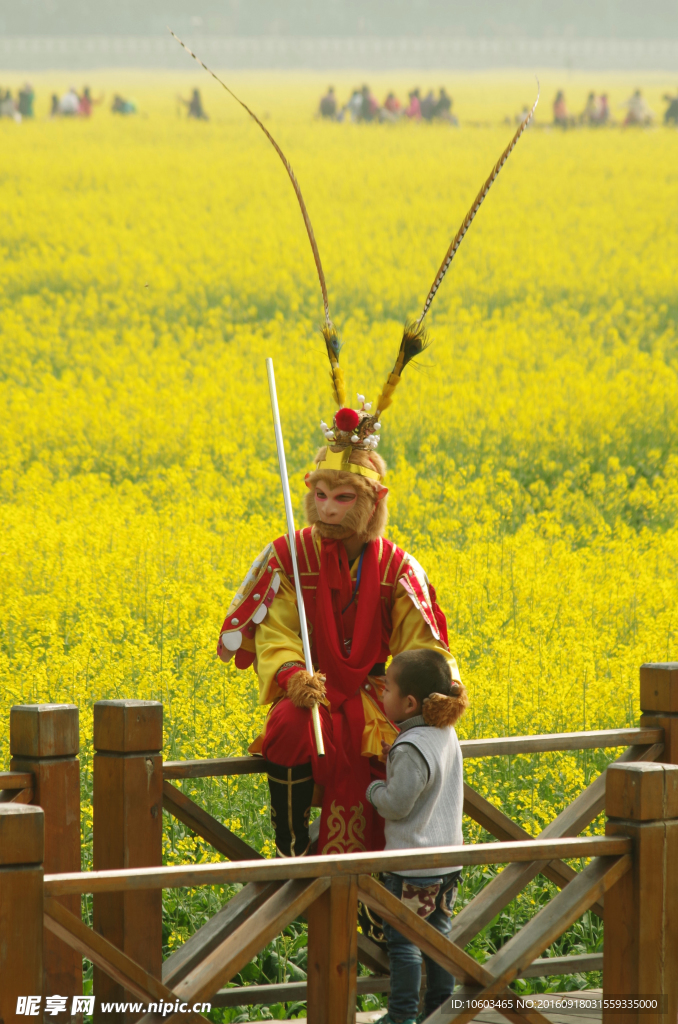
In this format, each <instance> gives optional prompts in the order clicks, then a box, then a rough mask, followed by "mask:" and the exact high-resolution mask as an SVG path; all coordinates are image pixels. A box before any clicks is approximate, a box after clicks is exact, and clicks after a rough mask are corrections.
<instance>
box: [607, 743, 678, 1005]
mask: <svg viewBox="0 0 678 1024" xmlns="http://www.w3.org/2000/svg"><path fill="white" fill-rule="evenodd" d="M605 811H606V814H607V818H608V820H607V823H606V826H605V834H606V835H627V836H630V837H631V838H632V839H633V843H634V849H633V867H632V868H631V870H630V871H627V873H626V874H625V875H624V876H623V877H622V878H621V879H620V880H619V881H618V882H617V883H616V885H614V886H612V888H611V889H610V890H609V891H608V892H607V894H606V895H605V944H604V948H603V995H604V996H605V997H615V996H616V997H619V996H621V997H623V996H656V995H659V994H662V995H665V996H666V997H667V1013H666V1014H665V1015H663V1016H658V1015H657V1013H656V1012H655V1013H653V1012H652V1011H650V1012H646V1013H644V1012H643V1011H642V1009H639V1010H638V1011H636V1012H629V1013H624V1014H620V1013H615V1012H611V1013H608V1012H606V1011H605V1010H603V1024H667V1022H670V1024H675V1021H676V1015H677V1014H678V766H677V765H669V764H628V763H627V764H611V765H610V766H609V767H608V769H607V785H606V793H605Z"/></svg>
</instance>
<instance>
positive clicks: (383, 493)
mask: <svg viewBox="0 0 678 1024" xmlns="http://www.w3.org/2000/svg"><path fill="white" fill-rule="evenodd" d="M387 494H388V487H380V488H379V492H378V494H377V502H380V501H383V500H384V498H385V497H386V495H387Z"/></svg>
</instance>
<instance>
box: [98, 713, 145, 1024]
mask: <svg viewBox="0 0 678 1024" xmlns="http://www.w3.org/2000/svg"><path fill="white" fill-rule="evenodd" d="M94 750H95V754H94V808H93V816H94V870H95V871H100V870H104V869H106V868H141V867H154V866H157V865H160V864H162V704H160V703H159V702H158V701H146V700H99V701H97V702H96V703H95V705H94ZM94 930H95V931H97V932H99V934H100V935H103V936H104V937H105V938H107V939H109V941H110V942H112V943H114V945H116V946H117V947H118V949H121V950H122V951H123V952H124V953H126V954H127V955H128V956H130V957H131V958H132V959H133V960H135V961H136V962H137V963H138V964H140V965H141V966H142V967H144V968H145V969H146V970H147V971H148V972H149V973H150V974H152V975H154V976H155V977H157V978H160V976H161V972H162V892H161V891H160V890H155V891H148V890H134V891H131V892H127V893H101V894H96V895H95V896H94ZM94 992H95V995H96V997H97V1000H96V1005H95V1010H94V1020H95V1021H105V1022H108V1024H123V1022H125V1021H131V1020H135V1019H138V1017H139V1014H135V1015H130V1014H127V1015H126V1014H123V1013H122V1012H118V1013H115V1012H113V1013H106V1014H103V1013H102V1009H101V1003H102V1000H105V1001H107V1002H108V1001H113V1002H122V1001H129V1000H134V997H133V996H132V995H131V994H130V993H125V991H124V989H123V988H122V986H121V985H118V984H117V983H116V982H114V981H112V980H111V979H110V978H109V977H108V976H107V975H105V974H104V973H103V971H100V970H98V969H97V968H96V967H95V969H94Z"/></svg>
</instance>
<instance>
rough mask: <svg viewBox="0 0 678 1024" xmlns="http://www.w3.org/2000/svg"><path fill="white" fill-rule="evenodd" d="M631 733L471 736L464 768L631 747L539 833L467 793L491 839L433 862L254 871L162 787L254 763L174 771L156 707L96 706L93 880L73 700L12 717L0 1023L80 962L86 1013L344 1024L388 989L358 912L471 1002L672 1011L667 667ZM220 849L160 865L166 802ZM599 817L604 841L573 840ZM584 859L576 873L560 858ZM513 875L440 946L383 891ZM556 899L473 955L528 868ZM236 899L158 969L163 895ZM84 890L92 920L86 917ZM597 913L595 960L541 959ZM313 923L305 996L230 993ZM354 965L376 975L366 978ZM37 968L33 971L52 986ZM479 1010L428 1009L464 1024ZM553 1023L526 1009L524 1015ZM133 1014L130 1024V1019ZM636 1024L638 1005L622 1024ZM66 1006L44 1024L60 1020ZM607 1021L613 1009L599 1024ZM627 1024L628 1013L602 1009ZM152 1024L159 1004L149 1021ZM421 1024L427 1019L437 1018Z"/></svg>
mask: <svg viewBox="0 0 678 1024" xmlns="http://www.w3.org/2000/svg"><path fill="white" fill-rule="evenodd" d="M641 708H642V709H643V714H642V717H641V723H640V728H638V729H615V730H602V731H597V732H588V733H587V732H582V733H562V734H558V735H548V736H529V737H506V738H501V739H487V740H467V741H463V742H462V751H463V754H464V757H465V758H467V757H492V756H497V755H500V754H501V755H505V754H519V753H521V754H522V753H534V752H537V751H547V750H583V749H588V748H597V747H619V746H622V745H627V749H626V750H625V751H624V752H623V753H622V755H621V757H619V758H618V759H617V760H616V761H615V762H614V763H613V764H611V765H610V766H609V767H608V768H607V770H606V771H605V772H603V774H602V775H600V776H599V777H598V778H596V779H595V780H594V782H592V783H591V785H589V786H588V787H587V788H586V789H585V790H584V791H583V792H582V793H581V794H580V795H579V796H578V797H577V798H576V799H575V800H574V801H573V802H572V803H571V804H570V805H569V806H567V807H566V808H565V809H564V810H563V811H562V812H561V814H559V815H558V817H557V818H555V819H554V820H553V821H552V822H551V823H550V824H549V825H548V826H547V827H546V828H545V829H544V830H543V831H542V833H541V834H540V835H539V836H537V837H532V836H530V835H529V834H528V833H527V832H525V830H524V829H522V828H521V826H520V825H518V824H517V823H516V822H514V821H513V820H512V819H511V818H509V817H508V816H507V815H505V814H504V813H503V812H502V811H501V810H500V809H499V808H498V807H496V806H495V805H493V804H491V803H489V802H488V801H487V800H485V798H484V797H483V796H482V795H481V794H480V793H478V792H476V791H475V790H474V789H472V788H471V787H470V786H469V785H465V790H464V797H465V800H464V810H465V812H466V813H467V814H468V815H470V817H472V818H473V819H474V820H475V821H477V822H478V823H479V824H480V825H482V827H483V828H485V829H486V830H487V831H488V832H489V833H490V834H491V835H493V836H494V837H495V838H496V839H497V840H498V842H493V843H483V844H475V845H466V846H462V847H448V848H442V849H435V850H428V851H426V850H418V851H398V852H393V853H388V854H386V853H362V854H347V855H344V856H340V857H332V858H328V857H317V856H310V857H305V858H299V859H289V860H272V861H271V860H265V859H264V858H263V857H261V855H260V854H259V853H258V852H257V851H255V850H253V849H252V848H251V847H250V846H249V845H248V844H247V843H245V842H244V841H243V840H242V839H241V838H240V837H239V836H237V835H235V834H234V833H233V832H232V831H231V830H229V829H228V828H226V827H225V826H224V825H223V824H222V823H221V822H219V821H217V820H216V819H215V818H214V817H213V816H212V815H210V814H208V813H207V812H206V811H205V810H204V809H203V808H201V807H200V806H199V805H198V804H197V803H195V801H193V800H191V799H190V798H189V797H187V796H186V795H185V794H184V793H183V792H182V791H181V790H180V789H178V788H177V786H176V785H174V784H173V780H178V779H186V778H203V777H209V776H228V775H242V774H246V773H252V772H264V771H266V762H265V761H263V760H262V759H260V758H252V757H239V758H218V759H211V760H206V761H184V762H165V763H164V764H163V761H162V755H161V747H162V706H161V705H160V704H158V703H156V702H144V701H99V702H97V704H96V705H95V708H94V749H95V755H94V869H95V870H93V871H91V872H81V871H80V846H79V843H80V840H79V811H80V806H79V774H78V760H77V753H78V745H77V737H78V713H77V708H75V707H74V706H71V705H28V706H23V707H17V708H13V709H12V714H11V720H10V743H11V751H12V762H11V765H10V769H11V770H10V772H5V773H0V864H1V865H2V870H0V978H1V979H2V982H1V984H0V1017H1V1018H2V1019H3V1020H4V1021H6V1022H7V1021H10V1020H14V1019H15V1017H16V1006H17V998H18V997H19V996H26V995H30V994H37V993H40V992H42V993H43V994H44V995H46V996H47V995H67V996H69V1007H70V997H71V996H73V995H74V994H76V993H78V992H81V991H82V957H87V958H88V959H89V960H91V961H92V963H93V964H94V971H95V973H94V991H95V994H96V996H97V1005H96V1007H95V1011H94V1012H95V1020H104V1019H105V1020H107V1021H110V1022H113V1021H116V1020H120V1021H122V1020H124V1019H130V1020H131V1019H134V1018H131V1017H129V1016H128V1017H127V1018H125V1016H124V1014H123V1013H122V1011H120V1012H119V1013H118V1015H117V1016H116V1014H115V1013H107V1014H105V1015H103V1011H102V1010H101V1003H102V1002H103V1001H110V1002H124V1001H126V1000H131V999H135V998H136V999H138V1000H140V1001H141V1002H143V1003H145V1004H156V1005H157V1004H159V1003H161V1002H162V1003H163V1004H165V1007H166V1008H167V1006H168V1005H169V1004H170V1003H174V1004H175V1006H176V1005H177V1001H178V1002H179V1005H181V1004H187V1005H188V1006H189V1007H194V1006H196V1007H197V1008H196V1009H195V1010H189V1011H188V1012H185V1013H181V1012H178V1013H174V1012H172V1013H171V1014H169V1015H167V1014H165V1016H164V1018H163V1019H164V1020H174V1019H175V1017H176V1018H177V1019H180V1018H181V1019H187V1017H192V1018H193V1019H199V1018H200V1017H202V1016H203V1013H202V1009H201V1007H202V1003H211V1005H212V1006H228V1005H241V1004H246V1003H265V1002H274V1001H281V1000H299V999H305V1000H306V1002H307V1007H308V1019H309V1022H311V1024H330V1022H331V1024H335V1022H336V1024H349V1022H350V1021H352V1020H353V1019H354V1014H355V1007H356V997H357V995H358V994H359V993H366V992H378V991H381V992H384V991H388V989H389V985H390V979H389V976H388V960H387V958H386V956H385V954H384V953H383V951H382V950H381V948H380V947H379V946H377V945H376V944H375V943H373V942H371V941H370V940H369V939H368V938H367V937H366V936H364V935H362V934H360V933H359V932H358V928H357V907H358V901H359V900H360V901H362V902H363V903H364V904H365V905H366V906H367V907H369V908H371V909H372V910H373V911H374V912H375V913H376V914H378V915H380V916H381V917H382V918H383V919H384V920H385V921H387V922H389V923H390V924H392V925H393V926H395V927H396V928H397V929H398V931H400V932H401V933H402V934H403V935H405V936H406V937H407V938H409V939H410V940H411V941H412V942H414V943H415V944H416V945H417V946H418V947H419V948H420V949H422V950H423V951H424V952H425V953H426V954H427V955H428V956H430V957H431V958H432V959H433V960H434V961H435V962H437V963H439V964H440V965H441V966H443V967H444V968H445V969H446V970H448V971H450V972H451V973H452V974H454V976H455V977H456V978H457V979H458V980H459V981H460V982H461V984H462V986H463V987H462V989H461V990H460V993H461V995H460V998H461V996H463V995H468V996H472V997H473V998H474V999H476V1000H477V999H480V998H484V997H492V998H496V997H500V996H501V997H503V996H506V997H507V998H508V996H509V995H510V994H511V992H510V989H509V986H510V985H511V983H512V982H513V981H515V979H516V978H519V977H535V976H538V975H539V974H544V973H545V971H546V970H548V975H553V974H556V973H563V974H565V973H573V972H575V971H581V970H595V969H600V968H601V967H602V970H603V991H604V993H605V994H606V995H614V996H624V995H653V996H658V995H662V996H664V997H665V1001H666V1007H665V1014H664V1015H660V1016H659V1017H658V1016H657V1014H653V1015H652V1020H653V1021H654V1022H656V1024H660V1022H661V1024H664V1020H666V1024H669V1022H670V1024H676V1020H677V1016H678V927H676V924H675V922H676V920H678V764H677V762H678V665H676V664H668V665H645V666H643V667H642V669H641ZM163 807H164V808H165V810H166V811H168V812H169V813H170V814H173V815H175V816H176V817H177V818H179V819H180V820H181V821H182V822H184V824H186V825H187V826H188V827H189V828H190V829H192V830H193V831H194V832H195V833H196V834H197V835H200V836H202V837H203V838H204V839H205V840H206V841H208V842H209V843H211V844H212V845H213V846H214V847H215V848H216V849H217V850H219V851H220V852H221V853H222V854H224V856H225V857H227V858H228V860H229V862H228V863H216V864H200V865H179V866H171V867H163V866H162V808H163ZM603 810H605V813H606V815H607V822H606V828H605V831H606V834H605V835H604V836H581V835H580V833H581V832H582V831H583V830H584V829H585V828H586V827H587V826H588V825H589V824H590V823H591V822H592V821H593V820H594V819H595V818H596V817H597V816H598V815H599V814H600V813H601V811H603ZM579 858H593V859H591V860H590V861H589V863H588V864H587V866H586V867H584V868H583V869H582V870H581V871H575V870H574V869H573V868H571V867H570V865H569V864H567V863H566V861H567V860H570V859H579ZM453 864H454V865H456V864H461V865H474V864H476V865H477V864H504V865H506V867H505V868H504V870H503V871H501V872H500V873H499V874H497V875H496V876H495V877H494V878H493V879H492V880H491V881H490V882H489V883H488V884H486V885H485V887H484V888H483V889H482V890H481V891H480V893H479V894H478V895H477V896H476V897H475V898H474V899H473V900H471V901H470V902H469V903H467V905H466V906H465V907H464V908H463V909H462V910H461V911H460V912H459V913H457V914H456V915H455V917H454V919H453V922H452V930H451V932H450V934H449V936H447V937H445V936H442V935H441V934H440V933H439V932H437V931H436V930H435V929H434V928H433V927H432V926H431V925H430V924H428V923H427V922H426V921H425V920H422V919H421V918H419V917H418V916H417V915H416V914H414V913H412V912H411V911H410V910H409V909H408V908H406V907H405V905H404V904H403V903H401V902H400V901H399V900H397V899H396V898H395V897H393V896H392V895H391V894H390V893H389V892H388V891H387V890H386V889H385V888H384V887H383V886H382V885H381V884H380V883H379V881H377V880H376V879H375V878H374V877H373V876H374V875H375V874H378V873H380V872H383V871H393V870H404V869H412V870H417V869H425V868H430V867H436V868H438V867H439V868H441V870H442V869H444V868H445V867H448V866H449V865H453ZM540 873H541V874H543V875H545V876H546V877H547V878H549V879H550V880H551V881H552V882H554V883H555V884H556V885H557V886H558V888H559V890H560V891H559V892H558V893H557V895H556V896H555V897H554V898H553V899H552V900H551V901H550V902H549V903H548V904H547V905H546V906H544V907H543V908H542V909H541V910H540V911H539V912H538V913H536V914H535V916H534V917H533V918H532V919H531V920H530V921H529V922H528V923H527V924H526V925H524V926H523V927H522V928H521V929H520V930H519V931H517V932H516V934H515V935H514V936H513V937H512V938H511V939H510V940H509V941H508V942H507V943H506V944H505V945H503V946H502V947H501V948H500V949H499V950H498V952H497V953H495V954H494V956H492V957H490V959H489V960H487V961H486V962H485V963H483V964H482V965H481V964H479V963H478V962H477V961H476V960H475V959H473V957H471V956H470V955H469V954H468V953H466V952H465V949H464V947H465V946H466V945H467V944H468V943H469V941H470V940H471V939H472V938H473V937H474V936H475V935H477V934H478V932H479V931H480V930H481V929H482V928H483V927H484V926H485V925H486V924H487V923H488V922H490V921H491V920H492V919H493V918H494V917H495V916H496V915H497V914H498V913H499V912H500V911H501V910H502V909H503V907H504V906H506V904H507V903H508V902H509V901H510V900H511V899H513V898H514V896H515V895H517V893H519V892H520V891H521V890H522V889H523V888H524V887H525V886H526V885H527V884H528V883H529V882H530V881H531V880H532V879H533V878H534V877H535V876H536V875H537V874H540ZM234 882H238V883H240V884H241V885H242V886H243V888H242V889H241V890H240V891H239V892H238V893H237V895H236V896H234V897H233V898H232V899H231V900H230V901H229V902H228V903H227V904H226V905H225V906H224V907H223V909H222V910H221V911H219V913H217V914H216V915H215V916H214V917H213V918H211V919H210V920H209V921H208V922H207V923H206V924H205V925H204V926H203V927H202V928H201V929H199V930H198V931H197V932H196V933H195V934H194V935H193V936H191V938H190V939H188V941H187V942H186V943H185V944H184V945H183V946H182V947H181V948H180V949H178V950H176V951H175V952H174V953H172V955H171V956H169V957H168V958H167V959H166V960H165V962H164V964H163V963H162V889H163V888H174V887H185V886H202V885H224V884H231V883H234ZM84 893H92V894H93V917H94V927H93V929H90V928H89V927H87V925H86V924H84V923H83V921H82V920H81V917H80V902H81V895H82V894H84ZM587 910H592V911H593V912H595V913H596V914H598V915H599V916H601V917H603V916H604V918H605V929H606V935H605V943H604V951H603V954H602V958H601V957H600V956H599V955H597V954H587V955H579V956H573V957H548V958H544V957H543V956H542V954H543V953H544V952H545V951H546V950H547V949H548V948H549V947H550V946H551V945H552V943H553V942H554V941H555V940H556V939H557V938H558V937H559V936H560V935H562V934H563V932H564V931H566V930H567V929H568V928H569V927H570V926H571V924H572V923H573V922H574V921H576V920H577V918H578V917H580V916H581V915H582V914H583V913H584V912H585V911H587ZM302 914H303V915H305V917H306V919H307V921H308V943H309V946H308V972H307V980H306V982H305V983H297V982H294V983H285V984H280V985H273V986H247V987H237V988H229V987H227V986H228V984H229V982H231V980H232V979H233V978H235V977H236V975H237V974H238V973H239V972H240V971H241V970H242V969H243V967H244V966H245V965H246V964H247V963H248V962H249V961H250V960H251V959H252V958H253V957H254V956H256V955H257V954H258V953H259V952H260V951H261V950H262V949H263V948H264V947H265V946H266V945H267V944H268V943H269V942H270V941H272V939H274V938H275V936H276V935H278V934H279V933H280V932H281V931H282V930H283V929H284V928H285V927H287V925H288V924H290V923H291V922H292V921H293V920H295V919H296V918H298V917H299V916H300V915H302ZM358 961H360V962H362V963H363V964H364V965H365V966H366V967H367V968H368V969H369V970H371V971H372V972H373V973H372V975H370V976H366V977H361V978H359V977H358V976H357V963H358ZM43 967H44V974H43ZM477 1012H478V1011H477V1008H475V1007H474V1005H471V1006H469V1007H466V1008H462V1009H461V1010H459V1009H455V1010H452V1008H446V1009H445V1012H444V1013H441V1014H438V1015H434V1017H436V1018H437V1017H438V1016H439V1017H440V1019H441V1022H442V1020H443V1019H444V1020H445V1021H451V1020H455V1021H457V1022H459V1024H463V1022H464V1021H467V1020H470V1019H471V1018H472V1017H473V1016H475V1014H476V1013H477ZM505 1015H506V1016H507V1017H508V1018H509V1019H511V1020H516V1019H518V1016H521V1017H526V1018H527V1019H528V1020H529V1021H531V1022H533V1024H544V1022H545V1018H544V1016H542V1014H541V1013H539V1012H537V1011H536V1010H534V1009H533V1010H530V1011H523V1012H522V1013H521V1014H519V1015H517V1014H516V1012H515V1011H513V1010H510V1009H507V1010H506V1012H505ZM138 1016H139V1015H138V1014H137V1015H136V1017H137V1018H138ZM640 1016H642V1013H639V1012H638V1011H629V1013H628V1014H627V1015H626V1016H625V1017H623V1018H622V1020H629V1021H631V1020H633V1021H634V1022H635V1021H637V1020H638V1019H639V1017H640ZM68 1017H69V1013H68V1012H67V1013H65V1014H61V1015H60V1016H58V1017H54V1018H52V1019H61V1020H65V1019H68ZM603 1017H604V1018H605V1017H606V1014H605V1013H604V1014H603ZM613 1017H614V1021H615V1022H617V1024H621V1021H620V1017H619V1014H614V1015H613V1016H610V1021H612V1020H613ZM152 1019H154V1018H153V1016H152V1010H151V1011H148V1012H147V1013H146V1014H145V1015H144V1016H143V1020H144V1021H145V1022H147V1021H148V1022H150V1021H151V1020H152ZM430 1020H431V1021H432V1020H433V1018H430Z"/></svg>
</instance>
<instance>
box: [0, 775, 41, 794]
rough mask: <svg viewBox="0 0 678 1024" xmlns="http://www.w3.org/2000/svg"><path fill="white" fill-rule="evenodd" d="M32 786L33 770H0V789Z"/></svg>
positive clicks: (28, 787)
mask: <svg viewBox="0 0 678 1024" xmlns="http://www.w3.org/2000/svg"><path fill="white" fill-rule="evenodd" d="M32 788H33V772H0V790H2V789H32Z"/></svg>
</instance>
